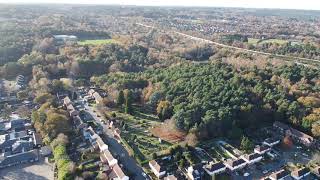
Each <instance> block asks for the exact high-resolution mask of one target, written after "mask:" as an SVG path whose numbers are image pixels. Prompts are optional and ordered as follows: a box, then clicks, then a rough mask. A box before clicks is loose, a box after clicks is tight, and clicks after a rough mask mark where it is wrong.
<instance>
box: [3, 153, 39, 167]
mask: <svg viewBox="0 0 320 180" xmlns="http://www.w3.org/2000/svg"><path fill="white" fill-rule="evenodd" d="M38 160H39V151H38V150H37V149H33V150H30V151H22V152H19V153H16V154H9V155H0V169H2V168H5V167H10V166H14V165H18V164H22V163H28V162H35V161H38Z"/></svg>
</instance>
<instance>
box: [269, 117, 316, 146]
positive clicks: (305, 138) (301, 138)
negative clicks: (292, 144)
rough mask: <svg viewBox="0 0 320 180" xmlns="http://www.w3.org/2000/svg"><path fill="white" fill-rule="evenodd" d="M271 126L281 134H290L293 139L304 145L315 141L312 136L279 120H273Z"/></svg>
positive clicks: (309, 144)
mask: <svg viewBox="0 0 320 180" xmlns="http://www.w3.org/2000/svg"><path fill="white" fill-rule="evenodd" d="M273 127H275V128H276V129H278V130H279V131H280V132H281V133H282V134H283V135H285V136H290V137H291V138H292V139H293V140H294V141H296V142H298V143H301V144H304V145H305V146H308V147H310V146H312V145H313V144H314V143H315V140H314V138H313V137H312V136H309V135H307V134H305V133H303V132H301V131H298V130H296V129H294V128H292V127H290V126H288V125H286V124H284V123H281V122H279V121H276V122H274V123H273Z"/></svg>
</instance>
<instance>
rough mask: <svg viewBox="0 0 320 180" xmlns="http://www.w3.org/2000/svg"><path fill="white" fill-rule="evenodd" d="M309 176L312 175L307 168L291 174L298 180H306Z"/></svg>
mask: <svg viewBox="0 0 320 180" xmlns="http://www.w3.org/2000/svg"><path fill="white" fill-rule="evenodd" d="M309 175H310V171H309V169H307V168H305V167H304V168H300V169H297V170H295V171H293V172H292V173H291V177H292V178H293V179H296V180H300V179H303V178H306V177H307V176H309Z"/></svg>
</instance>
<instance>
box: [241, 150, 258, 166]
mask: <svg viewBox="0 0 320 180" xmlns="http://www.w3.org/2000/svg"><path fill="white" fill-rule="evenodd" d="M242 158H243V159H244V160H245V161H246V162H247V164H248V165H250V164H254V163H256V162H259V161H261V160H262V156H261V154H258V153H252V154H246V155H244V156H243V157H242Z"/></svg>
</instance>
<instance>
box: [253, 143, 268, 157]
mask: <svg viewBox="0 0 320 180" xmlns="http://www.w3.org/2000/svg"><path fill="white" fill-rule="evenodd" d="M270 150H271V148H270V146H267V145H262V146H256V147H255V148H254V152H255V153H258V154H261V155H262V154H265V153H267V152H269V151H270Z"/></svg>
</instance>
